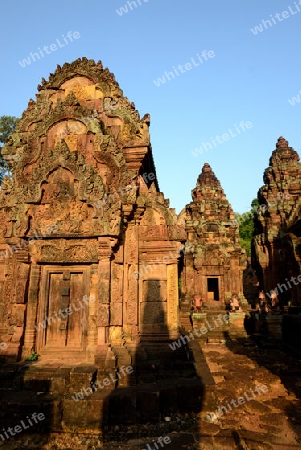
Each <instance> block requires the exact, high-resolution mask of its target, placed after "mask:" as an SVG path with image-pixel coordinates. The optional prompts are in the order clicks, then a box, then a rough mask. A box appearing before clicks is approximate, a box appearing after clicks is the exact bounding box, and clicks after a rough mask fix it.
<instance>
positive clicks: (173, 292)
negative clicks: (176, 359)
mask: <svg viewBox="0 0 301 450" xmlns="http://www.w3.org/2000/svg"><path fill="white" fill-rule="evenodd" d="M178 306H179V290H178V266H177V264H169V265H168V266H167V324H168V329H169V332H170V334H171V337H172V335H173V334H175V336H176V333H177V330H178V326H179V317H178V314H179V313H178V311H179V308H178Z"/></svg>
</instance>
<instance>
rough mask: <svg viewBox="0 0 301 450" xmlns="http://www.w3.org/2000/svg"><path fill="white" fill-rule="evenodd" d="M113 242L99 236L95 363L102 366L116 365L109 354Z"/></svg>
mask: <svg viewBox="0 0 301 450" xmlns="http://www.w3.org/2000/svg"><path fill="white" fill-rule="evenodd" d="M111 246H112V242H111V240H110V238H108V237H99V238H98V257H99V262H98V301H97V348H96V354H95V363H96V364H97V365H100V366H101V367H105V366H108V365H109V366H115V362H114V361H113V358H111V356H112V355H110V356H109V354H108V350H109V308H110V283H111V255H112V249H111Z"/></svg>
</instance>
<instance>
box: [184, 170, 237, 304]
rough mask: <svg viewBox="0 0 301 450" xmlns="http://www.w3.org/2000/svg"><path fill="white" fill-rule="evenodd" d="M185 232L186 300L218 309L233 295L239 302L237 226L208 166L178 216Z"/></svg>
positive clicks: (218, 184) (224, 196) (218, 183)
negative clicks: (198, 300) (194, 299)
mask: <svg viewBox="0 0 301 450" xmlns="http://www.w3.org/2000/svg"><path fill="white" fill-rule="evenodd" d="M181 218H182V219H184V220H185V228H186V232H187V241H186V246H187V251H186V252H185V263H184V269H183V277H182V290H183V293H184V294H185V299H186V300H187V299H188V301H189V300H190V298H192V297H193V295H194V294H195V293H197V294H200V295H201V297H202V300H203V301H204V302H205V303H206V304H207V305H210V306H211V307H217V308H218V307H222V305H224V304H225V303H228V301H229V300H230V298H231V295H232V294H233V293H236V294H238V295H239V296H240V298H241V300H243V286H242V273H243V270H244V269H245V266H246V255H245V251H244V250H243V249H242V247H241V245H240V242H239V233H238V224H237V222H236V221H235V215H234V212H233V210H232V207H231V205H230V203H229V202H228V200H227V198H226V195H225V193H224V191H223V189H222V187H221V184H220V182H219V180H218V179H217V178H216V176H215V174H214V172H213V171H212V169H211V167H210V165H209V164H207V163H205V164H204V166H203V168H202V173H201V174H200V175H199V177H198V179H197V184H196V187H195V188H194V189H193V190H192V202H191V203H189V204H188V205H186V207H185V209H184V210H183V211H182V213H181Z"/></svg>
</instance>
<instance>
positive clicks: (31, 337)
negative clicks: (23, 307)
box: [22, 264, 41, 356]
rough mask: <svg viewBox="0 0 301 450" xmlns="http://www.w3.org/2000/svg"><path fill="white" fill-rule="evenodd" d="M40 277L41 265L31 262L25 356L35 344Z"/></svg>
mask: <svg viewBox="0 0 301 450" xmlns="http://www.w3.org/2000/svg"><path fill="white" fill-rule="evenodd" d="M40 277H41V266H39V265H38V264H32V266H31V270H30V278H29V289H28V303H27V312H26V325H25V337H24V347H23V350H22V356H27V355H28V354H30V352H31V349H32V348H33V347H34V345H35V336H36V330H35V327H34V325H35V322H36V316H37V307H38V296H39V283H40Z"/></svg>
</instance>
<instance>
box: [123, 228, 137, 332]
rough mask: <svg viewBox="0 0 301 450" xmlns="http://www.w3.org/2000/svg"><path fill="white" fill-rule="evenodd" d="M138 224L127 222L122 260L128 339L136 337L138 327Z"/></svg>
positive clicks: (125, 327) (125, 324)
mask: <svg viewBox="0 0 301 450" xmlns="http://www.w3.org/2000/svg"><path fill="white" fill-rule="evenodd" d="M138 239H139V236H138V226H137V225H134V224H129V226H128V229H127V231H126V238H125V249H124V251H125V254H124V255H125V257H124V261H126V263H125V264H124V284H123V285H124V322H123V329H124V332H125V336H126V337H127V338H128V339H130V340H135V338H136V337H137V327H138V293H139V291H138V283H139V278H140V276H139V270H138V269H139V266H138Z"/></svg>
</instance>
